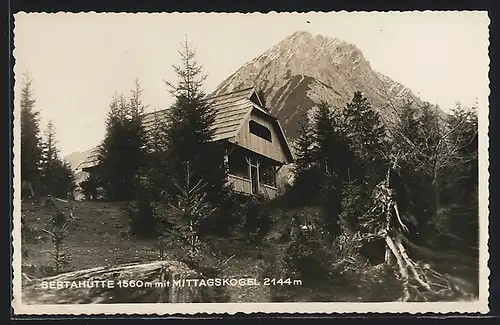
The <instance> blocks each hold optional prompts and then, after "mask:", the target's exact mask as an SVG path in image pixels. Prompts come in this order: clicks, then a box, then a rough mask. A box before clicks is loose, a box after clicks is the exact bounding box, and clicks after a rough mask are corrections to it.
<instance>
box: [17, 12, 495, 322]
mask: <svg viewBox="0 0 500 325" xmlns="http://www.w3.org/2000/svg"><path fill="white" fill-rule="evenodd" d="M467 12H468V13H469V12H475V13H483V14H484V13H486V11H467ZM340 13H342V14H351V15H352V14H363V15H367V16H368V15H381V14H405V15H410V14H413V15H415V14H416V15H418V14H422V13H425V14H433V15H446V14H450V13H454V14H459V13H462V11H453V10H450V11H428V10H425V11H406V12H400V11H385V12H375V11H372V12H360V11H353V12H347V11H339V12H336V14H340ZM71 14H73V15H84V14H86V15H127V14H129V15H161V14H162V13H96V12H93V11H90V12H87V13H83V12H80V13H65V12H59V13H49V14H48V13H29V15H71ZM281 14H287V15H306V16H307V15H327V14H331V13H327V12H314V11H312V12H304V13H297V12H293V13H277V12H270V13H266V14H265V15H281ZM16 15H27V13H25V12H20V13H17V14H16ZM16 15H15V16H16ZM166 15H245V16H248V15H264V14H263V13H259V12H254V13H206V12H204V13H180V12H173V13H167V14H166ZM486 18H487V19H488V25H489V22H490V20H489V17H487V14H486ZM13 56H14V57H15V56H16V49H14V51H13ZM16 101H17V98H16V97H14V103H15V104H14V107H15V108H14V112H13V116H14V122H13V126H14V132H13V133H14V141H13V142H14V158H13V164H14V175H13V186H14V191H13V192H14V193H13V230H12V245H13V260H12V267H13V280H12V284H13V301H12V307H13V309H14V314H16V315H62V314H64V315H96V314H107V315H113V314H127V315H179V314H185V315H192V314H236V313H257V312H259V313H285V314H295V313H322V314H335V313H341V314H343V313H409V314H419V313H438V314H444V313H483V314H484V313H487V312H488V311H489V307H488V296H489V281H488V278H489V275H490V270H489V268H488V260H489V252H488V238H489V235H488V217H489V170H488V169H489V154H488V148H489V135H488V126H489V119H488V117H489V110H488V109H483V110H480V111H479V112H478V118H479V231H480V243H479V251H480V254H479V256H480V258H479V260H480V267H479V277H480V281H479V299H478V300H476V301H471V302H435V303H434V302H432V303H431V302H427V303H409V302H405V303H402V302H386V303H358V302H355V303H354V302H353V303H344V302H336V303H313V302H308V303H267V302H265V303H264V302H263V303H191V304H185V303H177V304H159V303H158V304H92V305H90V304H89V305H83V304H82V305H25V304H23V303H22V301H21V299H20V297H21V261H22V259H21V250H20V247H21V211H20V207H21V200H20V188H21V186H20V183H21V182H20V159H19V156H20V111H19V109H18V108H17V105H16Z"/></svg>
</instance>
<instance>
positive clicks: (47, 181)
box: [41, 121, 76, 198]
mask: <svg viewBox="0 0 500 325" xmlns="http://www.w3.org/2000/svg"><path fill="white" fill-rule="evenodd" d="M41 180H42V184H43V186H44V188H45V191H46V194H50V195H52V196H55V197H61V198H72V197H73V194H74V193H73V192H74V190H75V188H76V183H75V182H76V177H75V175H74V172H73V169H72V168H71V166H70V165H69V163H67V162H66V161H64V160H63V159H61V157H60V155H59V149H58V148H57V140H56V130H55V127H54V124H53V123H52V121H49V123H48V124H47V128H46V130H45V139H44V141H43V142H42V160H41Z"/></svg>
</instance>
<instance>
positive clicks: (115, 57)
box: [13, 11, 489, 156]
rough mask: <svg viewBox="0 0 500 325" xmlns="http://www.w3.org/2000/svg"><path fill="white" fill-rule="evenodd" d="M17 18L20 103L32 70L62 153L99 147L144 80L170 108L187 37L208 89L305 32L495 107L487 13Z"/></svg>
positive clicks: (391, 71)
mask: <svg viewBox="0 0 500 325" xmlns="http://www.w3.org/2000/svg"><path fill="white" fill-rule="evenodd" d="M14 19H15V20H14V24H15V27H14V47H15V48H14V52H13V53H14V57H15V66H14V74H15V79H16V82H15V85H14V96H15V98H14V109H15V111H18V110H19V95H18V94H19V93H20V90H21V89H22V86H23V84H22V75H23V74H24V73H28V74H29V76H30V77H31V78H32V80H33V96H34V99H35V100H36V103H35V109H36V110H38V111H39V112H40V117H41V128H42V130H43V129H44V128H45V126H46V125H47V123H48V121H49V120H50V121H52V123H53V124H54V126H55V129H56V137H57V140H58V147H59V149H60V151H61V155H62V156H65V155H67V154H70V153H72V152H75V151H84V150H87V149H89V148H92V147H94V146H96V145H98V144H99V143H100V141H101V140H102V139H103V137H104V130H105V118H106V114H107V112H108V110H109V103H110V101H111V99H112V97H113V95H114V93H115V92H118V93H124V94H125V95H128V94H129V91H130V89H131V88H132V87H133V84H134V80H135V79H136V78H139V81H140V83H141V86H142V88H143V89H144V92H143V102H144V103H145V104H147V105H149V107H148V110H153V109H162V108H166V107H168V105H169V104H170V103H171V102H172V99H171V97H170V95H169V93H168V91H167V89H166V87H165V83H164V80H168V81H176V76H175V73H174V70H173V68H172V65H173V64H175V65H177V64H179V60H180V58H179V55H178V50H179V49H180V44H181V42H182V41H184V40H185V39H186V36H187V38H188V40H189V42H190V43H192V44H193V46H194V48H195V50H196V58H197V61H198V62H199V63H200V64H201V65H203V67H204V72H205V73H206V74H207V75H208V78H207V79H206V81H205V89H204V90H205V91H206V92H211V91H212V90H214V89H215V88H216V87H217V86H218V85H219V83H220V82H222V81H223V80H224V79H226V78H227V77H229V76H230V75H231V74H233V73H234V72H235V71H236V70H237V69H238V68H239V67H241V66H242V65H243V64H245V63H246V62H248V61H250V60H252V59H253V58H255V57H257V56H259V55H260V54H262V53H263V52H264V51H266V50H267V49H269V48H270V47H272V46H273V45H275V44H277V43H278V42H280V41H281V40H283V39H284V38H286V37H287V36H289V35H291V34H293V33H294V32H296V31H299V30H302V31H308V32H310V33H312V34H313V35H316V34H321V35H323V36H332V37H337V38H340V39H342V40H344V41H346V42H349V43H353V44H355V45H356V46H357V47H358V48H359V49H360V50H361V51H362V52H363V54H364V56H365V58H366V59H367V60H368V61H369V62H370V65H371V67H372V68H373V69H374V70H376V71H378V72H380V73H382V74H385V75H386V76H388V77H390V78H391V79H393V80H395V81H398V82H400V83H402V84H403V85H405V86H407V87H409V88H410V89H411V90H412V91H413V92H414V93H415V94H416V95H417V96H419V97H420V98H421V99H422V100H424V101H428V102H430V103H432V104H437V105H439V106H440V107H441V108H443V109H445V110H448V109H450V108H452V107H453V106H455V103H456V102H457V101H459V102H461V103H462V104H464V105H467V106H472V105H477V106H478V108H479V109H483V110H488V107H489V105H488V95H489V87H488V69H489V57H488V25H489V19H488V16H487V13H486V12H458V11H457V12H406V13H398V12H388V13H374V12H371V13H347V12H332V13H302V14H301V13H289V14H288V13H269V14H260V13H254V14H228V13H220V14H219V13H212V14H208V13H207V14H196V13H173V14H171V13H164V14H160V13H159V14H148V13H143V14H126V13H121V14H118V13H109V14H106V13H99V14H97V13H78V14H73V13H57V14H36V13H29V14H27V13H18V14H16V15H15V16H14ZM307 21H309V23H307Z"/></svg>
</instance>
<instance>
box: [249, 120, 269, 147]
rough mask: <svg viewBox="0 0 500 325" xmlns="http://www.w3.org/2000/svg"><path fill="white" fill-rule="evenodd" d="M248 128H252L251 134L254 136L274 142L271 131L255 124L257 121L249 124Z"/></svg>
mask: <svg viewBox="0 0 500 325" xmlns="http://www.w3.org/2000/svg"><path fill="white" fill-rule="evenodd" d="M248 126H249V128H250V133H252V134H254V135H256V136H258V137H260V138H262V139H264V140H267V141H269V142H272V139H271V131H269V129H268V128H267V127H265V126H264V125H262V124H259V123H257V122H255V121H250V122H249V123H248Z"/></svg>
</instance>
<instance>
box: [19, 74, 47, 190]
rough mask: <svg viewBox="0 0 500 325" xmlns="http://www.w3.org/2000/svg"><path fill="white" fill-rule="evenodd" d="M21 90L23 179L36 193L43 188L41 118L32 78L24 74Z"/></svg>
mask: <svg viewBox="0 0 500 325" xmlns="http://www.w3.org/2000/svg"><path fill="white" fill-rule="evenodd" d="M23 82H24V86H23V88H22V91H21V148H20V151H21V158H20V159H21V180H22V181H25V182H30V183H31V184H32V186H33V189H34V191H35V193H38V192H39V191H40V190H41V175H40V162H41V158H42V151H41V143H40V142H41V137H40V126H39V125H40V122H39V121H40V118H39V112H38V111H35V100H34V99H33V89H32V82H33V81H32V79H31V77H30V76H29V75H28V74H24V81H23Z"/></svg>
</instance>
